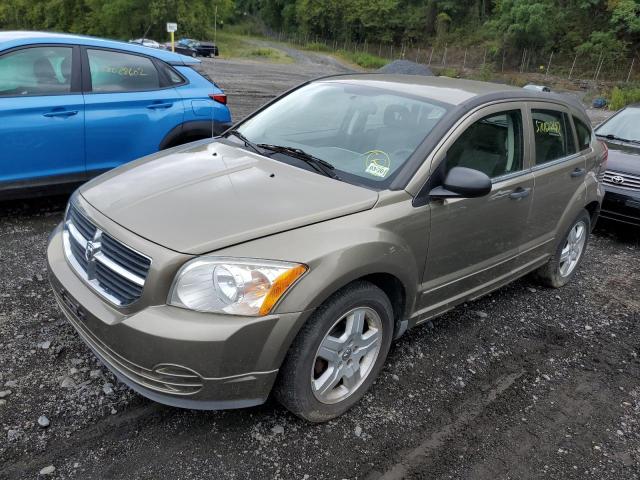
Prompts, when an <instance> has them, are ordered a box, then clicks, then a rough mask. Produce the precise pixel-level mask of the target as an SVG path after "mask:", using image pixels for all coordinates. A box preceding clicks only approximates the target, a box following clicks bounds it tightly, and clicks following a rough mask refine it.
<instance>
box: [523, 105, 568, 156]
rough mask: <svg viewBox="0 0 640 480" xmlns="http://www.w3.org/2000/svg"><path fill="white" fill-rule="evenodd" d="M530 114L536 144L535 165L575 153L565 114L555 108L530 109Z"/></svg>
mask: <svg viewBox="0 0 640 480" xmlns="http://www.w3.org/2000/svg"><path fill="white" fill-rule="evenodd" d="M531 116H532V118H533V133H534V136H535V145H536V165H541V164H543V163H547V162H552V161H554V160H557V159H559V158H563V157H566V156H568V155H571V154H573V153H575V145H574V141H573V132H572V130H571V126H570V125H569V122H568V120H569V119H568V117H567V116H566V115H565V114H563V113H562V112H557V111H555V110H532V111H531Z"/></svg>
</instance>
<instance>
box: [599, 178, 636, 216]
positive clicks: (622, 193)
mask: <svg viewBox="0 0 640 480" xmlns="http://www.w3.org/2000/svg"><path fill="white" fill-rule="evenodd" d="M605 192H606V193H605V196H604V201H603V202H602V209H601V210H600V216H601V217H602V218H606V219H609V220H615V221H617V222H622V223H627V224H630V225H636V226H640V192H639V191H635V190H629V189H623V188H615V187H612V186H609V185H607V186H606V187H605Z"/></svg>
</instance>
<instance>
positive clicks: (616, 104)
mask: <svg viewBox="0 0 640 480" xmlns="http://www.w3.org/2000/svg"><path fill="white" fill-rule="evenodd" d="M637 102H640V87H639V86H637V85H635V86H629V87H627V86H625V87H613V89H612V90H611V94H610V95H609V108H610V109H611V110H620V109H621V108H624V107H626V106H627V105H629V104H631V103H637Z"/></svg>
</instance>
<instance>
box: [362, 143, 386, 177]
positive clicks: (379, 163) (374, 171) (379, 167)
mask: <svg viewBox="0 0 640 480" xmlns="http://www.w3.org/2000/svg"><path fill="white" fill-rule="evenodd" d="M363 156H364V171H365V173H368V174H369V175H373V176H374V177H380V178H385V177H386V176H387V175H388V174H389V171H390V170H391V159H390V158H389V155H387V153H386V152H383V151H382V150H369V151H368V152H366V153H364V154H363Z"/></svg>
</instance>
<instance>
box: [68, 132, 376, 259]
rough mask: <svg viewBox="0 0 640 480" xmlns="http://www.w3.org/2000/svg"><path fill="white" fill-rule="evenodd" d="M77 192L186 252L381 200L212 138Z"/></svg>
mask: <svg viewBox="0 0 640 480" xmlns="http://www.w3.org/2000/svg"><path fill="white" fill-rule="evenodd" d="M80 194H81V195H82V196H83V197H84V199H85V200H86V201H87V202H89V203H90V204H91V205H92V206H93V207H94V208H96V209H97V210H98V211H100V212H101V213H102V214H103V215H105V216H107V217H108V218H110V219H111V220H113V221H114V222H116V223H118V224H119V225H121V226H123V227H124V228H126V229H128V230H130V231H132V232H134V233H136V234H137V235H140V236H142V237H144V238H146V239H147V240H150V241H152V242H154V243H157V244H159V245H162V246H164V247H166V248H169V249H171V250H175V251H177V252H182V253H189V254H202V253H207V252H211V251H214V250H217V249H220V248H223V247H227V246H230V245H233V244H237V243H241V242H245V241H248V240H252V239H255V238H259V237H262V236H266V235H272V234H275V233H279V232H282V231H285V230H290V229H293V228H297V227H301V226H305V225H309V224H312V223H316V222H321V221H324V220H329V219H332V218H336V217H340V216H344V215H349V214H352V213H356V212H359V211H363V210H367V209H370V208H372V207H373V206H374V205H375V203H376V201H377V199H378V194H377V192H375V191H372V190H369V189H366V188H362V187H358V186H354V185H351V184H348V183H345V182H341V181H338V180H334V179H331V178H329V177H325V176H322V175H319V174H316V173H314V172H310V171H307V170H304V169H301V168H297V167H294V166H291V165H287V164H285V163H281V162H278V161H276V160H272V159H269V158H266V157H263V156H261V155H257V154H254V153H252V152H248V151H246V150H244V149H242V148H238V147H235V146H231V145H228V144H226V143H222V142H210V141H208V142H199V143H198V144H192V145H191V146H189V147H188V148H182V149H180V148H178V149H177V150H176V149H174V150H172V151H170V152H164V153H163V152H161V153H158V154H155V155H152V156H150V157H145V158H142V159H140V160H137V161H135V162H132V163H129V164H127V165H125V166H123V167H120V168H118V169H116V170H112V171H110V172H108V173H106V174H103V175H101V176H100V177H97V178H96V179H94V180H92V181H91V182H89V183H87V184H85V185H84V186H83V187H81V189H80Z"/></svg>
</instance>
